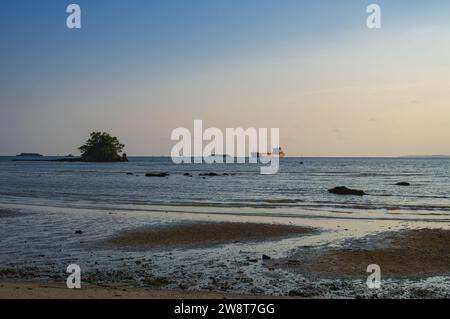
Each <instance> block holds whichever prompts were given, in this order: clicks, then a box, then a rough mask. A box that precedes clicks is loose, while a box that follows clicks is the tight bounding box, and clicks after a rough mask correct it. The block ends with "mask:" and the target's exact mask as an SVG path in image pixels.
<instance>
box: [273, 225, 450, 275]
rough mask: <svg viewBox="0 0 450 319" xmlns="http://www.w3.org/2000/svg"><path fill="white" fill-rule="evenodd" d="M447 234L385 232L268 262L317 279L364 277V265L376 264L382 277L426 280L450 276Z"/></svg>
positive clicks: (429, 231)
mask: <svg viewBox="0 0 450 319" xmlns="http://www.w3.org/2000/svg"><path fill="white" fill-rule="evenodd" d="M449 243H450V231H449V230H443V229H418V230H404V231H400V232H388V233H382V234H380V235H375V236H368V237H366V238H363V239H358V240H357V239H354V240H351V241H350V242H349V243H347V245H346V246H345V247H344V248H322V249H313V250H307V251H302V252H298V253H297V254H295V255H294V256H291V257H290V258H288V259H279V260H275V261H272V262H271V263H270V266H271V267H279V268H283V269H288V270H290V271H295V272H301V273H303V274H305V275H308V276H315V277H320V278H333V279H336V278H341V277H344V278H366V277H367V272H366V270H367V266H368V265H370V264H378V265H379V266H380V267H381V273H382V276H383V277H385V278H386V277H388V278H408V279H413V278H426V277H430V276H435V275H448V274H450V245H449Z"/></svg>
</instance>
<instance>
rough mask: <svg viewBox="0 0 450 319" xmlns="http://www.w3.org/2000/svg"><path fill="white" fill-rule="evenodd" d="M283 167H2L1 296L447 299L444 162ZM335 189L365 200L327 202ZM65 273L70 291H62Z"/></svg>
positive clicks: (142, 162) (318, 162)
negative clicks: (71, 269) (373, 268)
mask: <svg viewBox="0 0 450 319" xmlns="http://www.w3.org/2000/svg"><path fill="white" fill-rule="evenodd" d="M285 161H286V164H285V165H283V166H282V170H281V172H280V173H279V174H277V175H276V176H261V175H259V174H258V173H257V169H254V168H253V167H251V166H248V165H246V164H242V165H241V164H239V165H238V164H236V166H232V167H230V166H220V165H218V166H215V165H213V166H207V165H200V166H189V167H187V166H185V167H179V166H175V165H174V164H172V163H171V162H170V159H165V158H164V159H153V158H150V159H134V158H130V162H129V163H124V164H82V163H55V162H53V163H51V162H45V163H44V162H42V163H41V162H39V163H37V162H35V163H31V162H30V163H12V162H10V161H8V160H4V161H1V160H0V166H1V168H2V170H1V173H0V194H1V197H0V233H1V234H2V240H1V242H0V283H1V285H3V287H0V288H1V289H0V291H1V294H2V296H5V297H7V296H16V297H18V298H27V297H29V298H53V297H54V296H61V297H64V298H65V297H66V296H67V297H69V296H73V298H110V297H111V298H219V299H220V298H234V297H237V298H240V297H241V296H243V297H245V298H246V297H247V296H249V297H251V298H266V297H277V298H278V297H281V298H448V297H449V294H450V275H449V273H450V269H449V266H448V265H449V264H450V263H449V259H448V258H449V257H448V256H449V251H448V245H447V243H448V242H449V238H450V237H449V231H450V218H449V212H450V200H449V199H448V193H449V188H448V187H449V180H448V174H447V170H448V169H447V167H448V165H447V164H448V162H447V161H448V160H411V159H401V160H393V159H381V160H380V159H375V160H373V159H369V160H368V159H359V160H355V159H348V160H344V159H340V160H339V159H332V160H330V159H310V160H309V161H308V160H305V159H303V161H302V162H304V164H299V160H298V159H286V160H285ZM148 171H150V172H168V174H164V176H163V177H157V176H158V175H155V176H154V175H151V176H150V175H148V176H146V172H148ZM212 171H214V172H217V174H216V175H214V174H209V173H208V172H212ZM186 172H189V175H190V176H186V175H185V174H186ZM128 173H132V174H133V175H130V174H128ZM205 174H209V175H208V176H205ZM224 174H227V175H224ZM405 180H406V181H408V182H409V183H410V185H411V186H409V187H404V186H398V185H396V183H397V182H399V181H405ZM339 185H348V186H349V187H353V188H356V189H362V190H364V191H365V193H366V195H364V196H345V195H335V194H330V193H329V192H328V189H330V188H332V187H333V186H339ZM71 264H76V265H78V266H79V267H80V269H81V284H82V289H81V290H80V291H77V290H76V289H75V290H71V289H70V290H69V289H67V288H64V287H65V282H66V279H67V277H68V275H69V273H67V272H66V270H67V267H68V266H69V265H71ZM370 264H377V265H379V266H380V268H381V288H380V289H375V290H372V289H369V288H368V286H367V283H366V281H367V278H368V276H369V275H370V273H368V272H367V267H368V265H370ZM17 287H18V288H17ZM124 289H125V291H124ZM66 290H67V291H66ZM116 295H117V296H116ZM70 298H72V297H70Z"/></svg>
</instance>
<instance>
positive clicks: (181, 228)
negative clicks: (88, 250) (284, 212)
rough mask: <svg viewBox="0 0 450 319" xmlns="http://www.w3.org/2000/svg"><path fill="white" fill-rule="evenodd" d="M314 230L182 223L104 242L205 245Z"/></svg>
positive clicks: (142, 245)
mask: <svg viewBox="0 0 450 319" xmlns="http://www.w3.org/2000/svg"><path fill="white" fill-rule="evenodd" d="M312 232H314V230H313V229H311V228H307V227H299V226H288V225H271V224H256V223H196V224H178V225H175V226H170V227H164V228H148V229H144V230H135V231H130V232H126V233H122V234H119V235H117V236H114V237H112V238H110V239H108V240H106V241H105V242H104V244H105V245H107V246H108V247H116V248H120V247H126V248H137V249H142V248H154V247H161V248H171V247H185V246H188V247H202V246H212V245H221V244H229V243H234V242H251V241H266V240H274V239H278V238H282V237H286V236H291V235H304V234H309V233H312Z"/></svg>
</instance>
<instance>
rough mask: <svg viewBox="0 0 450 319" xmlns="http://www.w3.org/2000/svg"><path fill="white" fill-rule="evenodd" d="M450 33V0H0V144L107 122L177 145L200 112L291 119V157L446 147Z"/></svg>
mask: <svg viewBox="0 0 450 319" xmlns="http://www.w3.org/2000/svg"><path fill="white" fill-rule="evenodd" d="M372 2H376V3H378V4H380V6H381V8H382V29H381V30H368V29H367V28H366V25H365V21H366V17H367V14H366V12H365V9H366V7H367V5H368V4H369V3H372ZM69 3H78V4H79V5H80V6H81V8H82V29H81V30H68V29H67V28H66V26H65V20H66V17H67V14H66V13H65V8H66V6H67V5H68V4H69ZM449 31H450V3H449V2H448V1H444V0H442V1H437V0H434V1H427V2H425V1H406V0H394V1H360V0H342V1H335V0H320V1H312V0H311V1H300V0H213V1H211V0H153V1H152V0H149V1H144V0H131V1H118V0H113V1H104V0H83V1H75V0H74V1H62V0H44V1H27V0H0V41H1V42H0V43H1V50H0V136H1V138H0V154H2V155H8V154H15V153H18V152H42V153H46V154H65V153H75V152H76V147H77V146H79V145H80V144H81V143H82V142H83V140H85V139H86V137H87V136H88V134H89V132H90V131H92V130H105V131H109V132H111V133H112V134H114V135H117V136H118V137H119V138H120V139H121V141H123V142H124V143H125V144H126V145H127V152H128V153H129V154H131V155H133V154H135V155H168V154H169V152H170V148H171V146H172V145H173V142H171V141H170V132H171V131H172V129H174V128H176V127H179V126H186V127H191V126H192V123H193V120H194V119H203V120H204V122H205V125H206V126H217V127H222V128H224V127H238V126H244V127H279V128H280V132H281V143H282V145H283V146H284V148H285V149H286V150H287V152H288V154H289V155H309V156H392V155H394V156H395V155H402V154H440V153H449V151H448V150H449V149H450V142H449V139H448V136H450V111H449V107H448V101H449V100H450V96H449V94H450V93H448V92H450V88H449V83H450V78H449V77H450V75H449V74H450V72H449V71H450V59H449V57H450V32H449Z"/></svg>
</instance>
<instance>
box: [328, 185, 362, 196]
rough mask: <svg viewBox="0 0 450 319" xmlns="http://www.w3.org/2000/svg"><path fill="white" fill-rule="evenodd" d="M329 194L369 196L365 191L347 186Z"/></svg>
mask: <svg viewBox="0 0 450 319" xmlns="http://www.w3.org/2000/svg"><path fill="white" fill-rule="evenodd" d="M328 192H329V193H331V194H337V195H357V196H363V195H367V194H366V193H365V192H364V191H361V190H357V189H351V188H347V187H345V186H340V187H335V188H332V189H329V190H328Z"/></svg>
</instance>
